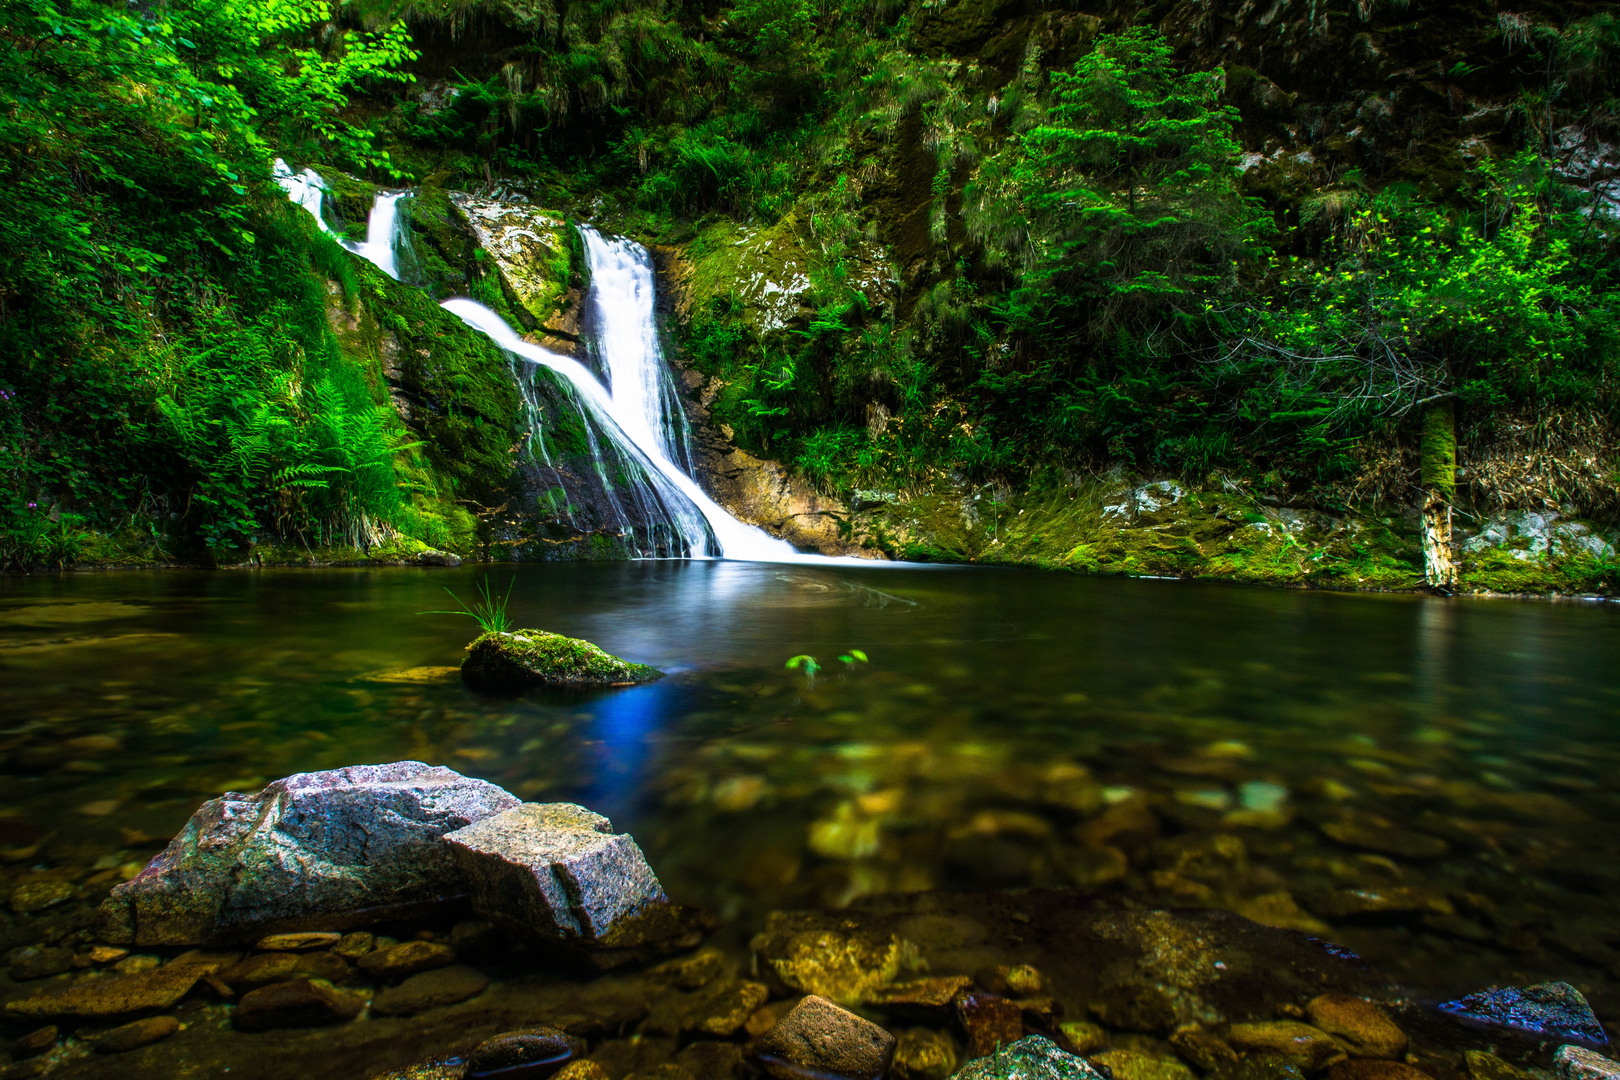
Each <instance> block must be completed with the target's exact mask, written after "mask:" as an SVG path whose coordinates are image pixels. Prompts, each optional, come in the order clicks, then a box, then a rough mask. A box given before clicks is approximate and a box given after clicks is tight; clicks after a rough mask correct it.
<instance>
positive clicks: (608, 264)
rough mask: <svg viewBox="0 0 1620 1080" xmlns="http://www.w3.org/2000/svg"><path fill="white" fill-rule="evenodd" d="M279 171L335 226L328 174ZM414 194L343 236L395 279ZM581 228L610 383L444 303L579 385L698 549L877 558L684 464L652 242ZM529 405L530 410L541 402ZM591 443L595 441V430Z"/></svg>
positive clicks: (655, 504)
mask: <svg viewBox="0 0 1620 1080" xmlns="http://www.w3.org/2000/svg"><path fill="white" fill-rule="evenodd" d="M274 175H275V179H276V182H277V183H278V184H280V185H281V187H282V190H284V191H286V192H287V197H288V198H290V199H291V200H292V201H293V202H295V203H297V204H298V205H299V206H301V207H303V208H304V209H305V210H307V211H308V212H309V213H310V215H311V216H312V217H314V218H315V220H316V222H318V223H319V225H320V227H321V229H322V230H323V231H325V232H328V233H330V232H331V231H332V229H331V227H330V226H328V225H327V223H326V219H325V217H324V216H323V214H322V212H321V205H322V202H323V200H324V198H325V193H326V182H325V181H324V180H322V179H321V177H320V174H318V173H316V172H315V171H314V170H313V169H305V170H303V171H302V172H298V173H295V172H293V171H292V169H291V168H290V167H288V165H287V163H286V162H285V161H282V160H281V159H280V158H277V159H276V163H275V173H274ZM408 195H409V192H406V191H396V192H379V193H378V195H377V201H376V202H375V204H373V206H372V210H371V216H370V218H369V220H368V221H367V227H366V239H365V240H364V241H362V242H360V243H354V242H352V241H348V240H343V239H342V238H339V242H340V243H342V244H343V246H344V247H345V248H347V249H348V250H350V251H352V252H354V253H355V254H356V255H358V256H360V257H361V258H363V259H365V260H367V261H368V262H370V263H372V264H374V265H375V266H376V267H377V268H378V269H380V270H382V271H383V273H385V274H387V275H388V276H389V277H391V278H394V279H395V280H396V281H397V280H398V279H399V259H398V248H399V237H400V219H399V206H398V204H399V202H400V200H401V199H402V198H405V197H407V196H408ZM580 232H581V234H582V235H583V237H584V239H585V247H586V253H587V257H588V259H589V261H590V267H591V293H590V297H589V299H588V301H587V302H588V303H589V304H591V305H592V307H593V310H594V314H595V320H594V322H595V326H594V330H595V339H594V341H593V343H592V344H593V346H594V348H595V351H596V354H597V355H598V356H599V357H600V358H601V359H602V362H603V365H604V367H605V368H606V371H607V378H608V383H607V385H603V383H602V382H601V381H600V380H598V379H597V377H596V376H595V375H594V374H592V373H591V371H590V369H589V368H587V367H586V366H585V365H584V364H581V363H580V362H579V361H577V360H573V359H571V358H569V357H566V356H559V355H557V354H556V353H554V352H551V351H549V350H547V349H542V348H541V347H540V346H538V345H534V344H531V343H529V342H527V341H524V340H523V339H522V338H521V337H519V336H518V334H517V332H516V331H515V330H513V329H512V328H511V327H510V326H508V325H507V323H506V320H504V319H502V318H501V317H500V316H499V315H497V314H496V313H495V312H493V311H491V310H490V309H489V308H487V307H485V306H484V305H482V304H480V303H478V302H477V301H475V300H468V299H465V298H457V299H454V300H446V301H445V302H444V303H443V304H441V305H440V306H441V307H443V308H444V309H445V310H446V311H448V312H450V313H451V314H452V315H454V316H456V317H457V318H458V319H460V320H461V321H462V322H464V323H466V324H467V325H468V326H470V327H472V328H473V329H474V330H477V331H479V332H480V333H482V334H484V335H485V336H486V337H488V338H489V339H490V340H491V341H493V342H494V343H495V344H496V345H498V346H499V347H500V348H501V349H503V350H505V351H506V352H507V353H508V354H509V355H511V356H514V357H517V358H518V359H520V360H523V361H527V362H528V363H531V364H536V365H539V366H541V367H545V368H547V369H548V370H550V371H552V372H554V373H555V374H557V375H558V376H559V377H560V378H561V379H562V380H563V382H564V383H565V384H566V385H567V387H568V388H569V389H570V390H571V391H572V394H573V397H574V400H575V403H576V404H578V405H579V406H580V407H581V409H582V411H583V412H584V413H586V414H587V415H588V416H589V417H590V419H592V420H594V421H595V422H596V423H595V426H596V427H598V428H599V429H600V430H601V431H602V432H604V433H605V434H606V435H607V437H608V438H609V439H610V440H612V441H613V443H614V444H615V447H616V449H617V450H618V451H619V452H620V453H621V454H622V455H623V456H624V457H625V458H627V459H629V460H630V461H631V462H633V463H635V464H638V465H640V466H641V468H640V469H639V470H636V471H639V472H640V473H641V474H642V479H643V480H644V482H645V488H646V490H641V487H642V485H640V484H637V483H636V482H635V481H634V480H632V484H631V488H632V490H631V492H630V498H631V499H632V500H633V501H635V502H636V503H637V507H636V509H637V511H638V513H639V514H640V515H641V516H642V517H643V518H644V519H645V518H662V519H663V520H664V521H666V522H667V523H668V524H669V526H670V527H671V529H672V530H673V531H674V532H675V533H676V534H677V535H678V536H679V538H680V541H681V545H682V547H683V548H684V550H685V552H686V553H687V554H688V555H689V556H690V557H691V558H709V557H714V556H718V557H720V558H723V559H738V560H742V561H747V562H794V563H804V562H816V563H830V562H838V563H851V564H859V565H870V564H869V563H867V561H866V560H864V559H829V558H827V557H826V556H823V555H804V554H801V553H799V552H798V551H795V550H794V548H793V545H791V544H789V543H788V542H787V541H785V540H778V539H776V538H775V537H773V536H771V535H769V534H768V533H766V532H765V531H764V530H763V529H760V528H758V527H756V526H753V525H747V524H744V523H743V522H741V521H738V520H737V519H736V518H734V517H732V516H731V515H730V514H729V513H727V512H726V511H725V509H724V508H723V507H721V506H720V504H718V503H716V502H715V501H714V500H713V499H711V498H709V496H708V495H707V494H705V493H704V491H703V489H702V488H700V487H699V486H698V485H697V482H696V481H694V480H693V479H692V477H691V476H690V475H688V473H687V472H686V471H683V467H684V468H685V469H689V468H690V467H691V461H692V454H691V431H690V428H689V427H688V425H687V423H686V415H685V413H684V412H683V411H682V410H681V406H680V401H679V398H678V397H677V395H676V390H675V384H674V380H673V379H672V378H671V377H670V374H669V371H668V369H667V367H666V365H665V363H664V356H663V351H662V349H661V348H660V347H659V344H658V326H657V323H656V321H655V319H654V315H653V306H654V301H655V299H656V295H655V288H654V282H653V267H652V260H651V258H650V257H649V256H648V254H647V249H646V248H644V247H642V246H641V245H640V244H637V243H634V242H633V241H630V240H610V239H607V238H606V237H603V236H602V235H601V234H599V233H597V232H596V231H595V230H594V229H591V228H588V227H587V228H582V229H581V230H580ZM520 381H521V380H520ZM525 396H526V397H527V394H526V395H525ZM529 404H530V406H531V410H532V409H533V405H534V403H533V402H529ZM586 429H587V432H588V433H589V432H590V431H591V425H590V424H587V425H586ZM591 442H592V446H593V449H594V448H595V437H594V434H592V435H591ZM542 452H543V448H542ZM597 466H598V470H599V472H601V473H602V478H603V481H604V485H603V486H604V488H605V489H606V490H607V492H608V498H609V501H610V502H611V503H613V506H612V509H613V511H614V513H615V514H617V515H619V517H620V520H621V525H623V524H624V520H625V515H624V513H623V510H622V508H621V507H620V506H619V505H618V503H617V499H616V497H615V496H614V494H613V491H612V485H611V484H610V483H608V482H607V476H606V471H605V469H603V468H602V463H601V461H600V455H598V461H597Z"/></svg>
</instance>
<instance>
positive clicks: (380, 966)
mask: <svg viewBox="0 0 1620 1080" xmlns="http://www.w3.org/2000/svg"><path fill="white" fill-rule="evenodd" d="M455 962H456V950H454V949H452V948H451V947H450V946H448V945H442V944H440V943H439V942H437V941H406V942H401V943H400V944H398V945H393V946H390V947H388V948H386V949H376V950H373V951H372V952H368V953H366V954H365V955H364V956H362V957H361V958H360V959H359V960H358V961H357V963H358V964H359V965H360V970H362V971H364V972H365V973H366V974H367V975H371V976H374V977H376V978H379V979H399V978H403V977H405V976H407V975H415V974H416V973H417V972H421V971H432V970H433V969H434V968H442V967H448V966H450V965H451V964H453V963H455Z"/></svg>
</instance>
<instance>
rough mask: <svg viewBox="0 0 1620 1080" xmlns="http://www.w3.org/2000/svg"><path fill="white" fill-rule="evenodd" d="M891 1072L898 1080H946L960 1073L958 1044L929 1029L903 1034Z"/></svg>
mask: <svg viewBox="0 0 1620 1080" xmlns="http://www.w3.org/2000/svg"><path fill="white" fill-rule="evenodd" d="M890 1071H891V1072H892V1074H893V1075H894V1077H895V1080H945V1078H946V1077H948V1076H950V1075H951V1074H952V1073H953V1072H955V1071H956V1044H955V1043H954V1042H952V1041H951V1037H950V1036H949V1035H946V1034H945V1033H944V1032H940V1031H930V1030H929V1029H928V1028H913V1029H912V1030H910V1031H907V1032H903V1033H902V1034H901V1035H900V1038H899V1039H897V1040H896V1041H895V1044H894V1062H893V1064H892V1065H891V1067H890Z"/></svg>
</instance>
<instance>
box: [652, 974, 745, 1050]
mask: <svg viewBox="0 0 1620 1080" xmlns="http://www.w3.org/2000/svg"><path fill="white" fill-rule="evenodd" d="M770 996H771V995H770V990H769V989H768V988H767V987H765V986H764V985H763V984H761V983H757V982H748V981H745V980H741V979H726V980H721V981H717V982H714V983H711V984H709V986H707V987H705V988H703V989H701V990H698V991H697V992H696V993H691V994H672V995H669V996H668V997H666V998H664V999H663V1000H661V1001H660V1002H659V1003H658V1004H656V1005H654V1006H653V1009H652V1012H651V1013H650V1014H649V1015H648V1017H647V1020H646V1023H645V1024H644V1026H643V1030H645V1031H647V1032H650V1033H652V1034H655V1035H675V1036H678V1035H681V1034H684V1033H688V1032H692V1033H698V1034H704V1035H714V1036H718V1037H719V1038H728V1037H730V1036H731V1035H733V1034H735V1033H736V1032H737V1031H740V1030H741V1029H742V1027H743V1025H744V1024H746V1023H748V1018H749V1017H751V1016H753V1015H754V1012H755V1011H756V1010H757V1009H758V1008H759V1007H760V1006H761V1005H763V1004H765V999H766V998H768V997H770Z"/></svg>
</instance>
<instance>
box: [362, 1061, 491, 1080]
mask: <svg viewBox="0 0 1620 1080" xmlns="http://www.w3.org/2000/svg"><path fill="white" fill-rule="evenodd" d="M466 1075H467V1060H466V1059H465V1058H461V1057H455V1056H449V1057H435V1058H429V1059H428V1060H426V1061H418V1062H417V1063H416V1064H414V1065H407V1066H405V1067H404V1068H403V1069H395V1070H394V1071H393V1072H385V1073H378V1074H376V1075H375V1076H372V1077H370V1078H369V1080H463V1078H464V1077H466Z"/></svg>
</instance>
